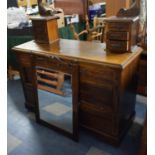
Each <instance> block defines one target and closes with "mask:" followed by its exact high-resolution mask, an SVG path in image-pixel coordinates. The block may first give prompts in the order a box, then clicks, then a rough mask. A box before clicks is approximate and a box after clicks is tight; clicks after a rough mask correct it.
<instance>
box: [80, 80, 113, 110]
mask: <svg viewBox="0 0 155 155" xmlns="http://www.w3.org/2000/svg"><path fill="white" fill-rule="evenodd" d="M115 91H116V90H115V87H114V86H112V85H104V86H103V85H102V86H101V85H100V86H99V85H97V84H94V85H93V84H88V83H80V92H79V93H80V102H86V103H89V105H92V106H93V107H94V109H106V108H108V109H109V108H110V109H113V107H114V103H115V102H114V101H115V100H116V99H115V95H114V94H115V93H114V92H115Z"/></svg>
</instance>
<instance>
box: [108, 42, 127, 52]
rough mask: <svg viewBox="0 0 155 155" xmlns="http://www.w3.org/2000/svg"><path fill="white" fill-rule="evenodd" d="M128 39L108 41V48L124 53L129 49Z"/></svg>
mask: <svg viewBox="0 0 155 155" xmlns="http://www.w3.org/2000/svg"><path fill="white" fill-rule="evenodd" d="M128 44H129V42H128V41H113V40H108V41H107V49H108V50H109V51H111V52H118V53H124V52H128V51H129V45H128Z"/></svg>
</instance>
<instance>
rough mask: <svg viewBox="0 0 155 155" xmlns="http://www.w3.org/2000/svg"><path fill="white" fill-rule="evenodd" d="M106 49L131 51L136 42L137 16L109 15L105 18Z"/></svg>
mask: <svg viewBox="0 0 155 155" xmlns="http://www.w3.org/2000/svg"><path fill="white" fill-rule="evenodd" d="M105 21H106V49H107V51H108V52H114V53H124V52H131V48H132V47H134V46H135V45H136V43H137V34H138V22H139V18H138V17H134V18H126V17H123V18H120V17H115V16H112V17H109V18H107V19H106V20H105Z"/></svg>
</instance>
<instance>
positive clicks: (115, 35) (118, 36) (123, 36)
mask: <svg viewBox="0 0 155 155" xmlns="http://www.w3.org/2000/svg"><path fill="white" fill-rule="evenodd" d="M107 39H109V40H129V32H114V31H109V32H108V33H107Z"/></svg>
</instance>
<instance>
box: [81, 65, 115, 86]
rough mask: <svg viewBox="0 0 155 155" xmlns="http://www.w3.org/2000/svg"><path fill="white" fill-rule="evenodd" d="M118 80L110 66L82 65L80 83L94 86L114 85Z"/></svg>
mask: <svg viewBox="0 0 155 155" xmlns="http://www.w3.org/2000/svg"><path fill="white" fill-rule="evenodd" d="M115 80H116V73H115V71H114V70H113V69H112V68H109V67H108V66H101V65H96V64H86V63H81V64H80V82H87V83H93V84H99V83H100V84H102V83H112V82H115Z"/></svg>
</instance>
